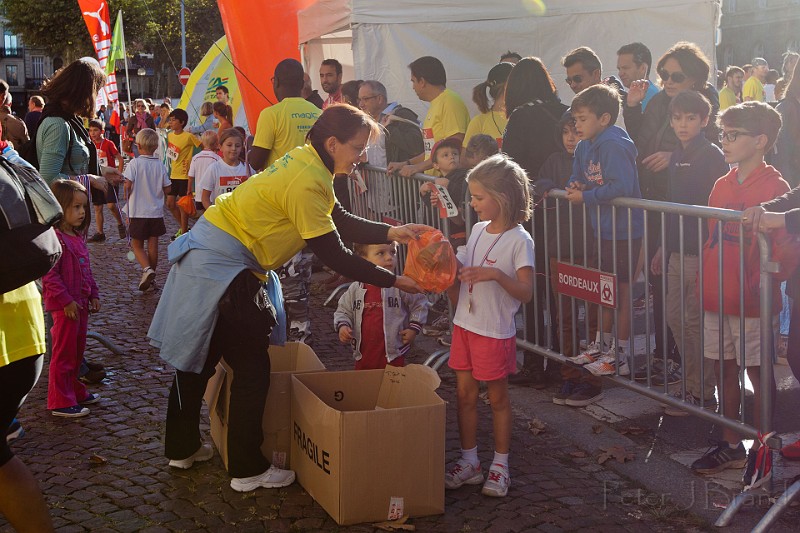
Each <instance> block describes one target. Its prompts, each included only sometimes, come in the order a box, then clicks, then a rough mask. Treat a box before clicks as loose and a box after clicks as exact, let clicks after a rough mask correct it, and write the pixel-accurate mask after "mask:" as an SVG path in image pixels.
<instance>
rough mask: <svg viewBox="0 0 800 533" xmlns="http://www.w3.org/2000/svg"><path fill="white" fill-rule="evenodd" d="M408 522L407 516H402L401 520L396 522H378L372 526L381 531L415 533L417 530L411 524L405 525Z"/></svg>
mask: <svg viewBox="0 0 800 533" xmlns="http://www.w3.org/2000/svg"><path fill="white" fill-rule="evenodd" d="M406 522H408V515H403V517H402V518H398V519H397V520H388V521H386V522H378V523H377V524H372V525H373V526H374V527H376V528H378V529H380V530H381V531H397V530H402V531H416V530H417V528H416V526H414V525H413V524H407V523H406Z"/></svg>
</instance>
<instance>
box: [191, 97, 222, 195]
mask: <svg viewBox="0 0 800 533" xmlns="http://www.w3.org/2000/svg"><path fill="white" fill-rule="evenodd" d="M206 103H209V102H206ZM200 143H201V144H202V145H203V150H202V151H200V152H199V153H197V154H196V155H195V156H194V157H192V162H191V164H189V173H188V175H189V190H188V191H187V194H192V191H194V202H195V205H196V207H197V209H198V210H200V209H203V203H202V202H203V189H202V188H201V187H200V178H202V177H203V174H205V173H206V170H208V167H210V166H211V165H213V164H214V163H216V162H217V161H219V160H220V159H221V158H220V157H219V155H217V152H218V151H219V138H218V137H217V130H216V129H214V130H209V131H205V132H203V134H202V135H201V136H200Z"/></svg>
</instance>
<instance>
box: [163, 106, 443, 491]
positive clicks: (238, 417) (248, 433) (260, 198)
mask: <svg viewBox="0 0 800 533" xmlns="http://www.w3.org/2000/svg"><path fill="white" fill-rule="evenodd" d="M378 128H379V126H378V125H377V124H376V123H375V122H374V121H373V120H372V119H371V118H370V117H369V116H368V115H367V114H365V113H364V112H363V111H361V110H359V109H356V108H354V107H352V106H349V105H346V104H339V105H332V106H330V107H328V108H327V109H326V110H325V111H324V112H323V113H322V114H321V115H320V117H319V119H318V120H317V122H316V123H315V124H314V126H312V128H311V129H310V130H309V132H308V135H307V136H306V143H307V144H305V145H304V146H300V147H297V148H294V149H292V150H291V151H289V152H288V153H287V155H286V157H285V158H284V159H282V160H281V164H279V165H272V166H270V167H269V168H268V169H266V170H265V171H263V172H261V173H260V174H256V175H255V176H252V177H251V178H249V179H248V180H247V181H246V182H244V183H243V184H241V185H239V186H238V187H236V189H235V190H234V191H233V192H232V193H228V194H223V195H221V196H219V197H218V198H217V199H216V201H215V203H214V205H212V206H210V207H209V208H208V210H207V211H206V212H205V215H204V216H203V218H201V219H200V220H198V221H197V223H196V224H195V225H194V226H193V227H192V231H190V232H189V233H186V234H184V235H183V236H181V237H180V238H178V239H177V240H176V241H175V242H174V243H173V244H171V245H170V247H169V260H170V262H171V263H172V269H171V270H170V273H169V277H168V278H167V283H166V284H165V285H164V289H163V293H162V295H161V299H160V301H159V303H158V307H157V308H156V312H155V315H154V316H153V322H152V324H151V325H150V330H149V332H148V334H147V335H148V337H149V338H150V339H151V341H150V342H151V344H153V345H154V346H156V347H158V348H160V350H161V358H162V359H164V360H165V361H167V362H168V363H170V364H171V365H172V366H173V367H175V369H176V372H175V378H174V380H173V384H172V389H171V391H170V395H169V403H168V408H167V424H166V426H167V427H166V442H165V452H166V456H167V457H168V458H169V459H170V462H169V464H170V466H172V467H173V468H184V469H185V468H190V467H191V466H192V464H193V463H195V462H198V461H206V460H208V459H210V458H211V457H212V455H213V450H212V448H211V445H209V444H203V440H202V438H201V435H200V429H199V423H200V406H201V404H202V399H203V393H204V391H205V389H206V384H207V382H208V380H209V378H210V377H211V376H212V375H213V374H214V370H215V367H216V365H217V362H218V361H219V360H220V358H221V357H222V355H223V354H224V356H225V361H226V362H227V363H228V364H229V365H230V366H231V368H232V369H233V378H232V381H231V394H230V424H229V428H228V443H229V448H228V456H229V461H228V471H229V473H230V475H231V476H232V477H233V479H232V481H231V487H232V488H233V489H234V490H236V491H239V492H248V491H251V490H255V489H256V488H258V487H265V488H276V487H283V486H286V485H289V484H291V483H292V482H293V481H294V472H291V471H288V470H282V469H278V468H275V467H274V466H270V462H269V460H268V459H267V458H265V457H264V455H263V454H262V452H261V443H262V440H263V433H262V428H261V426H262V417H263V414H264V403H265V401H266V397H267V392H268V390H269V372H270V362H269V356H268V354H267V350H268V348H269V343H270V341H269V338H270V332H271V330H272V328H273V327H274V326H275V325H276V317H275V311H274V308H272V305H271V303H270V302H269V298H268V297H265V296H264V293H265V290H264V286H263V282H262V280H264V279H265V278H266V277H267V273H268V271H269V270H272V269H277V268H279V267H280V266H281V265H283V264H285V263H286V262H287V261H288V260H289V259H290V258H291V257H292V256H293V255H295V254H296V253H297V252H299V251H300V250H301V249H302V248H303V247H305V246H309V247H311V249H312V250H313V252H314V253H315V254H316V255H317V257H319V258H320V259H321V260H322V262H323V263H325V264H326V265H328V266H329V267H331V268H332V269H334V270H336V271H337V272H339V273H341V274H343V275H344V276H347V277H348V278H351V279H354V280H357V281H362V282H365V283H371V284H373V285H377V286H379V287H397V288H399V289H401V290H403V291H406V292H412V293H418V292H421V289H420V287H419V286H418V285H417V283H416V282H415V281H413V280H412V279H410V278H408V277H406V276H398V275H395V274H394V272H390V271H388V270H385V269H383V268H380V267H378V266H376V265H373V264H372V263H370V262H368V261H367V260H365V259H363V258H360V257H358V256H355V255H353V254H352V253H350V251H349V250H347V249H346V248H345V247H344V245H343V244H342V241H341V239H340V237H339V235H340V233H339V232H340V231H341V236H342V237H343V238H345V239H348V240H351V241H352V240H355V241H357V242H361V243H372V244H379V243H384V242H389V241H399V242H403V243H407V242H409V241H410V240H412V239H415V238H416V237H417V235H418V234H419V233H421V232H422V231H425V230H428V229H430V228H428V227H427V226H422V225H418V224H408V225H405V226H397V227H392V226H388V225H387V224H380V223H377V222H370V221H367V220H364V219H361V218H358V217H355V216H353V215H351V214H349V213H347V212H346V211H344V210H343V209H342V207H341V205H340V204H339V202H338V201H337V200H336V196H335V195H334V191H333V176H334V174H350V173H351V172H352V171H353V169H354V168H355V166H356V165H357V164H358V163H359V162H361V161H364V154H365V152H366V147H367V144H368V143H369V141H370V139H375V138H376V137H377V135H378V134H379V129H378Z"/></svg>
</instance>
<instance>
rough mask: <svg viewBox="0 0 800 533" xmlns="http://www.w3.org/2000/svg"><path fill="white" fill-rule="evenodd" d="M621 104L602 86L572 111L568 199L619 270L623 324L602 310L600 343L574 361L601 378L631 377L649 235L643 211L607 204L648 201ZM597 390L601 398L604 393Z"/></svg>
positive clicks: (604, 260)
mask: <svg viewBox="0 0 800 533" xmlns="http://www.w3.org/2000/svg"><path fill="white" fill-rule="evenodd" d="M620 104H621V100H620V97H619V93H618V92H617V91H616V89H614V88H612V87H609V86H608V85H605V84H599V85H593V86H591V87H589V88H587V89H584V90H583V91H581V92H580V93H578V94H577V95H576V96H575V99H574V100H573V101H572V108H571V111H572V116H573V117H574V118H575V129H576V131H577V132H578V137H579V138H580V139H581V141H580V142H579V143H578V147H577V148H576V149H575V163H574V165H573V169H572V176H571V177H570V180H569V183H568V186H567V200H569V201H570V202H572V203H574V204H581V203H586V207H587V211H588V213H589V218H590V220H591V222H592V227H593V228H594V231H595V234H597V233H598V232H599V234H600V243H599V254H600V270H602V271H603V272H616V275H617V284H618V289H619V290H618V291H617V298H616V300H617V304H618V306H619V314H618V316H619V322H618V323H617V324H614V314H615V313H614V309H612V308H610V307H602V308H601V311H600V317H599V321H600V327H601V329H602V331H598V334H597V338H596V340H595V341H594V342H592V343H591V344H590V345H589V346H588V348H587V350H586V351H584V352H583V353H581V354H580V355H578V357H575V358H574V359H573V362H575V363H576V364H584V365H586V369H587V370H589V371H590V372H591V373H592V374H594V375H597V376H602V375H609V374H614V373H615V372H618V373H619V374H620V375H628V374H630V368H629V365H628V361H627V360H628V358H629V357H631V353H630V333H631V332H630V329H631V324H630V321H631V305H630V288H631V283H632V282H633V275H634V272H633V268H631V266H630V265H633V266H634V267H635V265H636V262H637V261H638V258H639V251H640V249H641V243H642V233H643V215H642V211H641V210H639V209H631V210H628V209H624V208H619V209H616V214H615V210H614V209H613V208H612V206H610V205H608V203H607V202H609V201H610V200H613V199H614V198H618V197H628V198H641V197H642V193H641V190H640V189H639V175H638V173H637V171H636V156H637V151H636V146H635V145H634V144H633V141H632V140H631V138H630V137H628V134H627V133H626V132H625V130H623V129H622V128H619V127H617V126H615V125H614V123H615V122H616V120H617V117H618V116H619V110H620ZM598 206H599V209H598ZM598 211H599V216H598ZM628 211H630V218H631V226H630V234H631V235H630V241H629V240H628V231H629V228H628V214H629V213H628ZM615 248H616V252H617V255H616V257H615V256H614V249H615ZM612 326H616V330H617V339H619V345H618V346H615V343H614V342H613V339H614V337H613V334H612V332H611V328H612ZM591 392H596V393H597V394H600V391H599V390H597V391H591Z"/></svg>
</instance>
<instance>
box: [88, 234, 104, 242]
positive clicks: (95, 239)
mask: <svg viewBox="0 0 800 533" xmlns="http://www.w3.org/2000/svg"><path fill="white" fill-rule="evenodd" d="M105 240H106V234H105V233H95V234H94V235H92V236H91V237H89V238H88V239H86V241H87V242H103V241H105Z"/></svg>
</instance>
